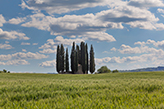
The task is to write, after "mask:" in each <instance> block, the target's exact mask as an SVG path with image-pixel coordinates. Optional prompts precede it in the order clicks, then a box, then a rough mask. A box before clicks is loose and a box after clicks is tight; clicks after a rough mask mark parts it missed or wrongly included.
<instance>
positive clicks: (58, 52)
mask: <svg viewBox="0 0 164 109" xmlns="http://www.w3.org/2000/svg"><path fill="white" fill-rule="evenodd" d="M60 70H61V69H60V47H59V45H58V46H57V53H56V71H57V72H58V73H59V72H60Z"/></svg>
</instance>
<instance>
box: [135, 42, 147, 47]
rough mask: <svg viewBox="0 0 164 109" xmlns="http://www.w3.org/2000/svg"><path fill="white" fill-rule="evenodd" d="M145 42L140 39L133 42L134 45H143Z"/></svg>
mask: <svg viewBox="0 0 164 109" xmlns="http://www.w3.org/2000/svg"><path fill="white" fill-rule="evenodd" d="M145 44H146V43H145V42H140V41H138V42H135V43H134V45H141V46H144V45H145Z"/></svg>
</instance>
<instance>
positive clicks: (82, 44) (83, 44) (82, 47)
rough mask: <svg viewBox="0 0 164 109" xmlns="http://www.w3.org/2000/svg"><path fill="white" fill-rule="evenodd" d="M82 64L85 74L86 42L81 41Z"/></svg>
mask: <svg viewBox="0 0 164 109" xmlns="http://www.w3.org/2000/svg"><path fill="white" fill-rule="evenodd" d="M80 46H81V65H82V71H83V74H85V43H84V42H81V45H80Z"/></svg>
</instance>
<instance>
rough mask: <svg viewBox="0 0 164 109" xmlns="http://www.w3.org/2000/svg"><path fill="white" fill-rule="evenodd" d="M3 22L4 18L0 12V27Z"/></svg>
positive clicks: (4, 21)
mask: <svg viewBox="0 0 164 109" xmlns="http://www.w3.org/2000/svg"><path fill="white" fill-rule="evenodd" d="M4 23H6V20H5V18H4V17H3V16H2V14H0V27H2V26H3V24H4Z"/></svg>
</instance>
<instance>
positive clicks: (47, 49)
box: [39, 36, 84, 54]
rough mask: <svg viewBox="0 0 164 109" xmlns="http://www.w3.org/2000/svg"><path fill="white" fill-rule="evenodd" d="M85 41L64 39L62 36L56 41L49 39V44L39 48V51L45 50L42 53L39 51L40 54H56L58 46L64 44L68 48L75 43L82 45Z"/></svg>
mask: <svg viewBox="0 0 164 109" xmlns="http://www.w3.org/2000/svg"><path fill="white" fill-rule="evenodd" d="M82 41H84V40H83V39H80V38H76V39H64V38H63V37H62V36H57V37H56V38H55V39H54V40H53V39H48V40H47V43H45V44H44V45H42V46H41V47H39V49H43V50H42V51H39V52H40V53H46V54H49V53H55V52H56V48H57V45H60V44H63V45H66V46H71V45H72V43H73V42H75V43H80V42H82Z"/></svg>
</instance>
